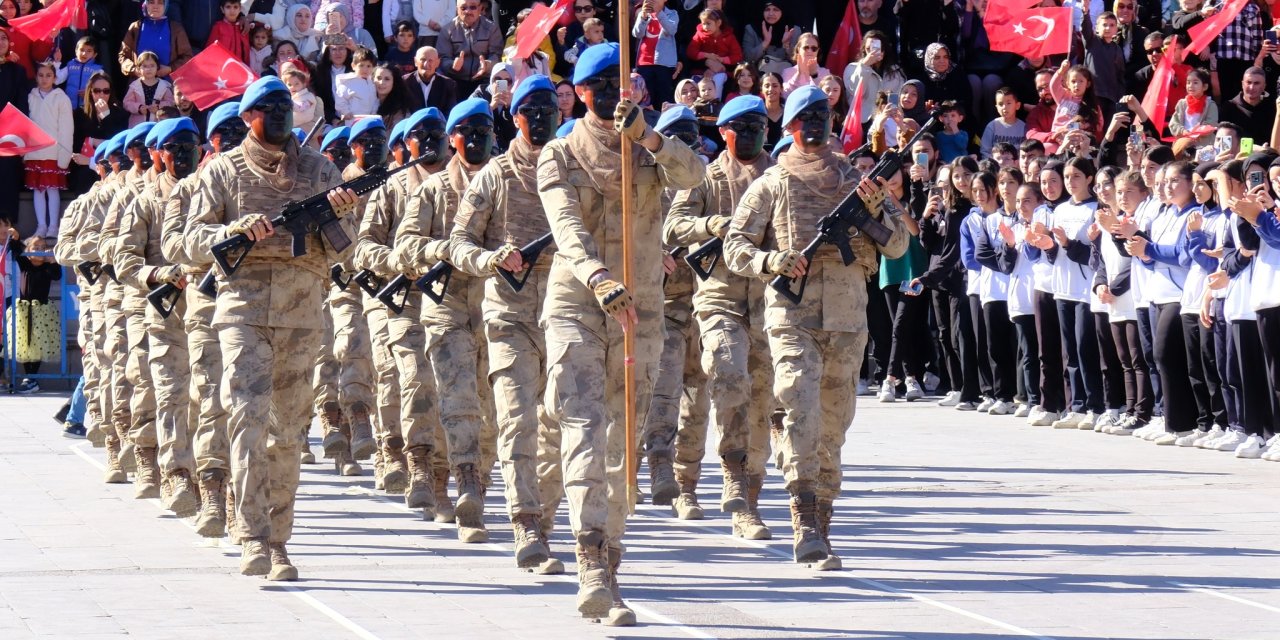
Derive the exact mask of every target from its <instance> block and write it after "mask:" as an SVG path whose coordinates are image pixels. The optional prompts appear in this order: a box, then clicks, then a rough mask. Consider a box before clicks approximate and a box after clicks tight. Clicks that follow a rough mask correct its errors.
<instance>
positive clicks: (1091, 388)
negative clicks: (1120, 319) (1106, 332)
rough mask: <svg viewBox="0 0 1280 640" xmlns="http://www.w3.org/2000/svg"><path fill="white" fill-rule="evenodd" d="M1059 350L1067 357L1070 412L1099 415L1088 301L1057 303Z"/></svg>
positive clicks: (1098, 365)
mask: <svg viewBox="0 0 1280 640" xmlns="http://www.w3.org/2000/svg"><path fill="white" fill-rule="evenodd" d="M1056 302H1057V305H1058V323H1059V326H1061V328H1062V348H1063V352H1064V353H1065V354H1066V356H1067V380H1068V381H1069V382H1070V383H1071V411H1072V412H1073V413H1084V412H1085V411H1092V412H1094V413H1102V411H1103V406H1102V405H1103V402H1102V365H1101V363H1099V362H1098V340H1097V338H1096V337H1095V336H1094V330H1093V318H1092V316H1093V314H1092V313H1090V312H1089V303H1088V302H1076V301H1074V300H1057V301H1056Z"/></svg>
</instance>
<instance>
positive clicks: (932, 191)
mask: <svg viewBox="0 0 1280 640" xmlns="http://www.w3.org/2000/svg"><path fill="white" fill-rule="evenodd" d="M945 189H946V187H945V186H943V185H940V184H937V183H934V185H933V186H932V187H929V197H930V198H932V197H934V196H938V197H939V198H941V197H942V192H943V191H944V190H945Z"/></svg>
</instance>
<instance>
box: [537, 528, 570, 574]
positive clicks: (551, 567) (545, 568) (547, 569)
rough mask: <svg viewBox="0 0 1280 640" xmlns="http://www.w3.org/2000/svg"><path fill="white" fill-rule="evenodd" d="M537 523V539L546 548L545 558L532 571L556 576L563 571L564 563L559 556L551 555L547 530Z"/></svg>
mask: <svg viewBox="0 0 1280 640" xmlns="http://www.w3.org/2000/svg"><path fill="white" fill-rule="evenodd" d="M541 524H542V523H539V531H538V539H539V540H541V541H542V546H543V547H546V549H547V559H546V560H545V561H544V562H543V563H542V564H541V565H539V566H538V568H537V569H534V570H533V571H534V573H537V574H539V575H544V576H558V575H560V574H562V573H564V563H563V562H561V561H560V559H559V558H556V557H555V556H553V555H551V540H550V539H549V537H548V530H547V529H546V528H542V526H541Z"/></svg>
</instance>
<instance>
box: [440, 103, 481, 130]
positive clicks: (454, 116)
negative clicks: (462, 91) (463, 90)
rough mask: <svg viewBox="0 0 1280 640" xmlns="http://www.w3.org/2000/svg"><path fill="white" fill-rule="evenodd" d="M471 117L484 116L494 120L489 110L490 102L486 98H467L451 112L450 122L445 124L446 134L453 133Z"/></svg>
mask: <svg viewBox="0 0 1280 640" xmlns="http://www.w3.org/2000/svg"><path fill="white" fill-rule="evenodd" d="M471 116H484V117H486V118H488V119H490V120H493V112H492V111H490V110H489V102H488V101H486V100H485V99H484V98H467V99H466V100H463V101H462V102H459V103H458V104H457V105H456V106H454V107H453V109H452V110H451V111H449V121H448V122H445V123H444V130H445V133H453V128H454V127H456V126H458V123H459V122H462V121H463V120H466V119H467V118H470V117H471Z"/></svg>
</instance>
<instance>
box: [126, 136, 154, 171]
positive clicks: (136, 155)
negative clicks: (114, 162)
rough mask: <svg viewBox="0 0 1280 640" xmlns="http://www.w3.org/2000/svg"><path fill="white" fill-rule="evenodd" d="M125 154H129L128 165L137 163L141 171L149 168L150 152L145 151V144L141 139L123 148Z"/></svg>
mask: <svg viewBox="0 0 1280 640" xmlns="http://www.w3.org/2000/svg"><path fill="white" fill-rule="evenodd" d="M125 155H127V156H129V160H130V162H129V165H130V166H133V165H135V164H136V165H138V167H139V168H141V169H142V170H143V171H146V170H147V169H150V168H151V154H150V153H149V152H148V151H147V146H146V145H145V144H143V142H142V141H141V140H139V141H137V142H135V143H133V144H131V145H129V146H128V147H127V148H125Z"/></svg>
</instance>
